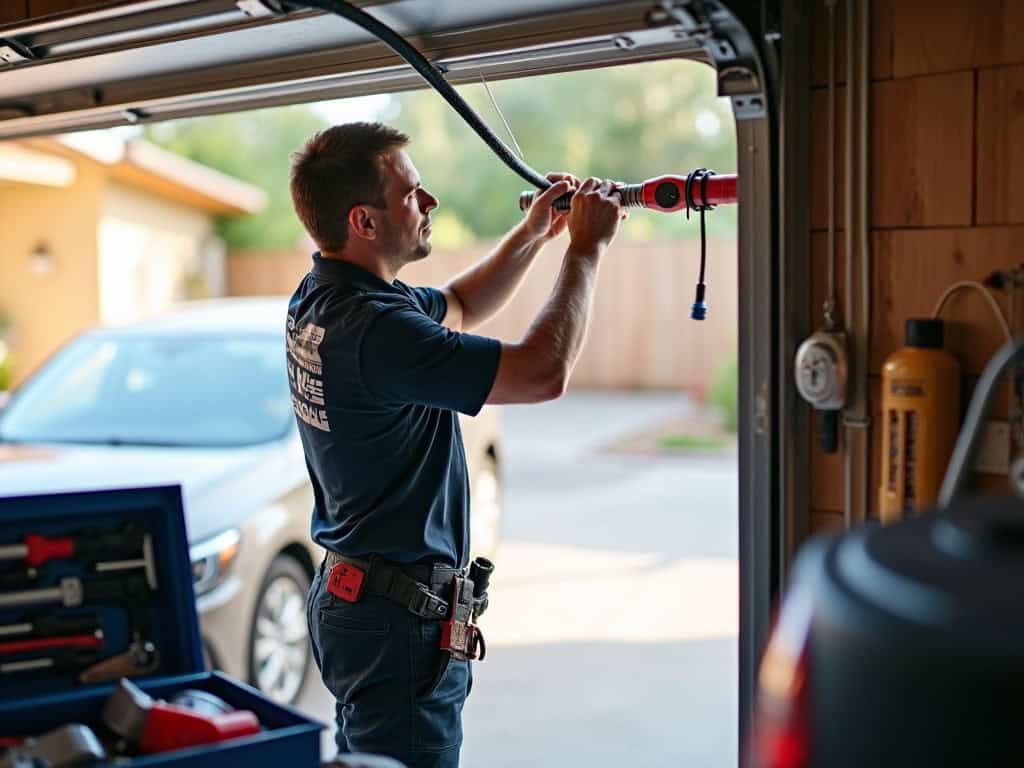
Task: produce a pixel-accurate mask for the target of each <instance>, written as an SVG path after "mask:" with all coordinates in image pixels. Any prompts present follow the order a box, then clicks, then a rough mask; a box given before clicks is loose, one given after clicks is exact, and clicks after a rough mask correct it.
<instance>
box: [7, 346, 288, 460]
mask: <svg viewBox="0 0 1024 768" xmlns="http://www.w3.org/2000/svg"><path fill="white" fill-rule="evenodd" d="M292 418H293V417H292V410H291V401H290V399H289V394H288V379H287V375H286V373H285V355H284V344H283V341H282V340H281V339H279V338H277V337H276V336H272V335H269V334H268V335H252V336H244V335H243V336H238V335H232V336H227V335H223V336H214V335H209V336H206V335H204V336H195V335H188V336H166V335H149V336H143V335H136V334H123V335H96V336H85V337H82V338H79V339H77V340H76V341H74V342H72V343H71V344H69V345H68V346H67V347H65V348H64V349H63V350H61V351H60V352H59V353H58V354H57V355H55V356H54V357H53V358H52V359H51V360H50V361H49V362H48V363H47V364H46V365H45V366H43V367H42V369H40V370H39V371H38V372H37V373H36V374H35V375H34V376H33V377H32V378H31V379H30V380H29V381H27V382H26V383H25V384H24V386H23V387H22V388H21V390H20V391H19V392H18V394H17V395H16V396H15V398H14V399H13V401H12V402H11V404H10V406H9V407H8V408H7V410H6V411H5V412H4V413H3V415H2V416H0V439H2V440H5V441H14V442H55V443H64V442H71V443H96V444H103V445H168V446H196V447H216V446H238V445H247V444H252V443H261V442H266V441H269V440H273V439H276V438H280V437H282V436H283V435H284V434H285V433H286V432H287V430H288V428H289V426H290V425H291V423H292Z"/></svg>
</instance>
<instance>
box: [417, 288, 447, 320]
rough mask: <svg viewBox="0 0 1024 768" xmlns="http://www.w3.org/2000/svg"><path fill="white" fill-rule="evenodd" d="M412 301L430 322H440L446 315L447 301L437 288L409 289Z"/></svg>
mask: <svg viewBox="0 0 1024 768" xmlns="http://www.w3.org/2000/svg"><path fill="white" fill-rule="evenodd" d="M409 290H410V291H411V292H412V295H413V299H414V301H415V302H416V303H417V304H418V305H419V307H420V309H422V310H423V311H424V312H425V313H426V314H427V317H429V318H430V319H432V320H436V321H437V322H439V323H440V322H441V321H442V320H444V316H445V315H446V314H448V299H446V298H445V296H444V293H442V292H441V291H440V290H438V289H437V288H410V289H409Z"/></svg>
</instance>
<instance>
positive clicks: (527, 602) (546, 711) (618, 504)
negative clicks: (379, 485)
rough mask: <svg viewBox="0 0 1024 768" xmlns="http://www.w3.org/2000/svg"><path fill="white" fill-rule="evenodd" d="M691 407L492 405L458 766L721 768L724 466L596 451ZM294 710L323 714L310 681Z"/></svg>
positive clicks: (726, 649) (590, 399) (728, 716)
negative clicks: (479, 639) (501, 519)
mask: <svg viewBox="0 0 1024 768" xmlns="http://www.w3.org/2000/svg"><path fill="white" fill-rule="evenodd" d="M691 407H692V406H691V405H690V404H689V403H688V401H687V400H686V399H685V398H684V397H682V396H677V395H665V394H593V393H570V394H568V395H567V396H565V397H564V398H562V399H561V400H558V401H555V402H553V403H545V404H543V405H536V406H510V407H506V408H504V409H503V432H504V473H505V477H504V481H505V528H504V540H503V544H502V547H501V549H500V551H499V553H498V557H497V558H496V571H495V575H494V578H493V579H492V581H491V606H492V607H491V609H490V610H489V611H488V613H487V615H486V616H485V617H484V618H483V620H482V622H481V624H482V628H483V630H484V633H485V635H486V638H487V644H488V658H487V660H486V661H484V662H482V663H478V664H476V665H475V667H474V680H475V682H474V687H473V693H472V695H471V696H470V698H469V700H468V702H467V704H466V709H465V713H464V727H465V743H464V747H463V759H462V764H463V766H464V767H465V768H478V767H482V766H487V767H489V768H504V767H505V766H509V767H511V766H566V765H572V766H577V765H578V766H584V765H585V766H587V767H588V768H599V767H604V766H608V767H609V768H610V767H611V766H616V767H621V766H625V765H629V766H631V767H632V768H642V767H646V766H650V767H651V768H654V767H655V766H657V767H659V768H660V767H662V766H664V767H665V768H669V767H673V768H674V767H676V766H684V765H685V766H701V768H717V767H718V766H722V767H723V768H724V767H725V766H735V765H736V754H737V744H736V741H737V725H736V712H737V693H736V692H737V685H738V683H737V661H736V657H737V646H736V636H737V626H738V624H737V622H738V606H737V602H738V571H737V560H736V553H737V537H738V533H737V504H738V496H737V472H736V461H735V458H734V457H732V456H731V455H724V456H722V455H719V456H716V457H697V456H692V455H691V456H685V455H672V456H666V455H663V454H662V455H643V454H637V453H622V452H618V451H614V450H609V448H610V447H613V446H616V445H619V444H621V442H622V440H623V439H624V438H627V437H630V436H633V435H635V434H637V433H643V432H646V431H649V430H651V429H655V428H657V427H658V426H659V425H661V424H664V423H667V422H669V421H672V420H675V419H677V418H679V417H680V416H681V415H685V414H686V413H687V410H688V409H689V408H691ZM302 708H303V709H304V710H305V711H307V712H309V714H311V715H312V716H314V717H316V718H318V719H321V720H323V721H325V722H330V721H331V720H332V718H333V702H332V700H331V698H330V696H329V695H328V694H327V693H326V691H325V690H324V689H323V686H322V684H321V683H320V681H319V679H318V678H317V679H313V680H311V681H310V685H309V687H308V689H307V692H306V693H305V694H304V697H303V701H302ZM331 739H332V737H331V736H330V734H325V741H324V743H325V755H327V754H332V753H333V742H332V740H331Z"/></svg>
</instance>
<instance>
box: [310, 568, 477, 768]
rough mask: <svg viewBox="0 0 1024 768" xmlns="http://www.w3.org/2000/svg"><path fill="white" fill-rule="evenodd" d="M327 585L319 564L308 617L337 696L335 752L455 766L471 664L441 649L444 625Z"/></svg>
mask: <svg viewBox="0 0 1024 768" xmlns="http://www.w3.org/2000/svg"><path fill="white" fill-rule="evenodd" d="M326 583H327V579H325V578H324V566H323V565H322V564H321V566H320V569H319V570H318V572H317V574H316V576H315V577H314V579H313V584H312V585H311V586H310V590H309V598H308V601H307V614H306V618H307V620H308V622H309V636H310V639H311V640H312V643H313V658H314V659H315V660H316V664H317V666H318V667H319V668H320V676H321V677H322V678H323V681H324V684H325V685H326V686H327V689H328V690H329V691H330V692H331V693H332V694H333V695H334V698H335V719H336V721H337V723H338V733H337V736H336V741H337V744H338V752H339V753H343V754H347V753H351V752H360V753H369V754H377V755H387V756H388V757H393V758H395V759H397V760H400V761H402V762H403V763H405V764H406V765H407V766H409V768H457V766H458V764H459V750H460V748H461V747H462V705H463V703H464V702H465V700H466V697H467V696H468V695H469V692H470V689H472V687H473V673H472V670H471V668H470V662H468V661H452V660H451V659H450V656H449V655H448V654H447V653H445V652H443V651H441V649H440V648H439V643H440V638H441V622H438V621H427V620H424V619H421V618H419V617H418V616H415V615H414V614H412V613H411V612H410V611H409V610H408V609H407V608H404V607H403V606H401V605H398V604H397V603H395V602H392V601H390V600H387V599H386V598H383V597H378V596H376V595H364V596H363V597H362V599H361V600H360V601H359V602H358V603H348V602H345V601H344V600H341V599H339V598H337V597H335V596H334V595H332V594H331V593H330V592H328V591H327V590H326V588H325V585H326Z"/></svg>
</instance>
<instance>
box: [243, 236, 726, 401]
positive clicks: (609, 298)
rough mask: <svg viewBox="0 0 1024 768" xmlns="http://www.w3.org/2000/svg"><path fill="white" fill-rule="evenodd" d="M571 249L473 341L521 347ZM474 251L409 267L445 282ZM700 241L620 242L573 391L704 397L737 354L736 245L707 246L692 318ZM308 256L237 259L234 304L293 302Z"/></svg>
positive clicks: (417, 277) (555, 254)
mask: <svg viewBox="0 0 1024 768" xmlns="http://www.w3.org/2000/svg"><path fill="white" fill-rule="evenodd" d="M564 247H565V243H564V242H561V241H555V242H553V243H551V244H549V245H548V246H547V248H546V249H545V250H544V251H543V252H542V253H541V254H540V255H539V256H538V258H537V260H536V262H535V263H534V266H533V268H532V269H531V271H530V273H529V275H527V278H526V280H525V281H524V283H523V286H522V288H521V289H520V292H519V294H517V296H516V298H515V299H514V300H513V301H512V302H511V303H510V304H509V305H508V306H506V307H505V308H504V309H503V310H502V311H501V312H499V313H498V315H497V316H495V317H494V318H492V319H491V320H490V321H488V322H487V323H486V324H485V325H483V326H481V327H480V328H479V329H474V331H473V332H474V333H481V334H485V335H489V336H494V337H496V338H499V339H507V340H518V339H520V338H521V337H522V336H523V334H524V333H525V331H526V330H527V329H528V328H529V326H530V323H531V322H532V321H533V319H534V317H536V315H537V312H538V311H539V310H540V308H541V307H542V306H543V304H544V302H545V300H546V299H547V298H548V296H549V295H550V292H551V289H552V286H553V285H554V282H555V279H556V277H557V275H558V269H559V266H560V263H561V254H562V252H563V251H564ZM487 248H488V245H486V244H478V245H476V246H474V247H473V248H469V249H466V250H461V251H449V252H443V253H442V252H440V251H438V250H437V249H435V251H434V253H432V254H431V255H430V257H429V258H427V259H425V260H424V261H422V262H418V263H416V264H410V265H409V266H408V267H406V268H405V269H404V270H403V271H402V274H401V275H400V277H401V279H402V280H403V281H405V282H407V283H409V284H411V285H437V286H440V285H442V284H444V283H445V282H447V280H448V279H449V278H450V277H452V276H453V275H456V274H458V272H460V271H461V270H463V269H465V268H466V267H467V266H468V265H470V264H472V263H473V262H474V261H475V260H477V259H479V258H480V257H481V256H482V255H483V254H484V253H486V251H487ZM699 253H700V252H699V244H698V243H697V242H696V241H689V242H672V243H661V242H659V243H624V242H623V243H620V242H616V243H615V244H614V245H612V247H611V249H610V250H609V252H608V254H607V255H606V256H605V257H604V259H603V261H602V263H601V271H600V276H599V278H598V289H597V295H596V298H595V302H594V312H593V315H592V318H591V325H590V329H589V333H588V336H587V341H586V344H585V346H584V348H583V352H582V353H581V355H580V359H579V362H578V364H577V366H576V369H575V371H574V372H573V377H572V386H573V387H588V388H598V389H684V390H687V391H690V392H692V393H694V394H696V395H698V396H701V395H703V394H704V393H705V392H706V390H707V388H708V387H709V386H710V384H711V383H712V382H713V380H714V377H715V375H716V373H717V372H718V370H719V368H720V367H721V366H722V365H723V364H724V363H725V362H726V361H727V360H729V358H731V357H732V356H733V355H734V354H735V351H736V347H737V338H736V334H737V263H736V242H735V241H734V240H732V241H715V242H710V243H709V244H708V268H707V277H706V282H707V284H708V292H707V303H708V307H709V312H708V319H707V320H705V321H704V322H697V321H694V320H691V319H690V305H691V304H692V303H693V298H694V287H695V285H696V282H697V272H698V267H699V259H700V255H699ZM309 263H310V261H309V255H308V254H305V253H303V254H298V253H295V252H292V251H288V252H280V251H277V252H234V253H232V254H230V255H229V257H228V263H227V286H228V293H229V295H232V296H256V295H276V294H290V293H291V292H292V291H293V290H294V288H295V286H296V284H297V283H298V281H299V280H300V279H301V278H302V276H303V275H304V274H305V273H306V272H307V270H308V269H309Z"/></svg>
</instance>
